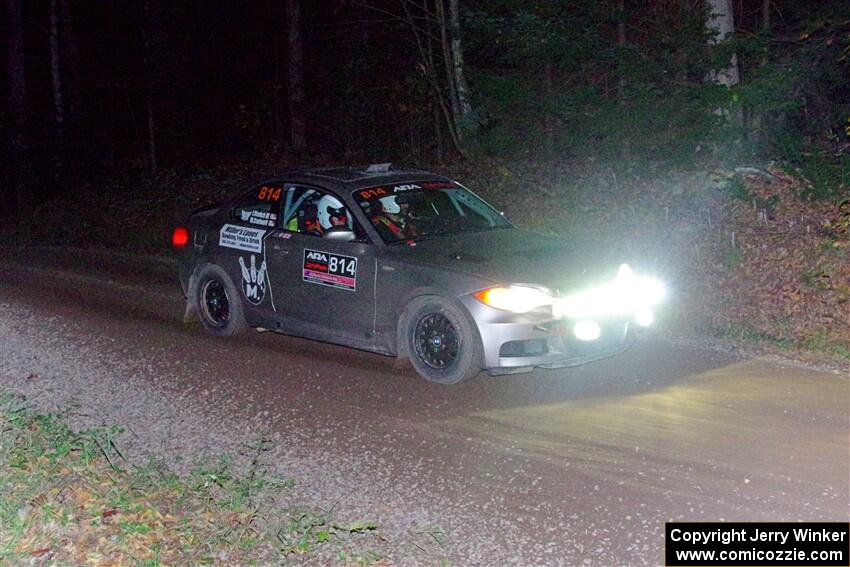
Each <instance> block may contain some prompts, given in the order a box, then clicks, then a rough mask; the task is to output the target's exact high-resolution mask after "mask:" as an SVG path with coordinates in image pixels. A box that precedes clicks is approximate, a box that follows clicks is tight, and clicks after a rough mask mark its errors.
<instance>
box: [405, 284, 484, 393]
mask: <svg viewBox="0 0 850 567" xmlns="http://www.w3.org/2000/svg"><path fill="white" fill-rule="evenodd" d="M402 325H403V329H402V332H403V337H404V342H405V347H406V350H407V354H408V356H409V357H410V363H411V364H412V365H413V368H414V369H415V370H416V372H417V373H418V374H419V375H420V376H422V377H423V378H425V379H426V380H428V381H430V382H436V383H438V384H457V383H458V382H461V381H463V380H466V379H467V378H472V377H473V376H475V375H477V374H478V373H479V372H481V369H482V367H483V365H484V348H483V347H482V346H481V338H480V337H479V335H478V329H477V328H476V327H475V323H474V322H473V321H472V320H471V319H470V317H469V316H468V315H467V314H466V313H465V312H464V311H463V310H462V309H461V308H460V307H458V306H456V305H454V304H453V303H451V302H450V301H448V300H446V299H443V298H441V297H437V296H428V297H420V298H417V299H415V300H413V301H412V302H411V303H410V305H408V306H407V309H405V315H404V317H403V320H402Z"/></svg>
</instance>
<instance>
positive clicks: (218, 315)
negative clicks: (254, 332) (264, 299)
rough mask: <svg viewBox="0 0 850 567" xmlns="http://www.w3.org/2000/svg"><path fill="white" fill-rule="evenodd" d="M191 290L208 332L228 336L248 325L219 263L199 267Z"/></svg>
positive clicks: (231, 283)
mask: <svg viewBox="0 0 850 567" xmlns="http://www.w3.org/2000/svg"><path fill="white" fill-rule="evenodd" d="M194 294H195V309H196V311H197V313H198V318H199V319H200V320H201V324H202V325H203V326H204V329H206V331H207V332H208V333H209V334H211V335H216V336H218V337H230V336H233V335H236V334H239V333H241V332H243V331H246V330H247V329H248V323H246V322H245V309H244V307H243V306H242V299H241V298H240V297H239V292H238V291H237V290H236V286H234V285H233V281H231V279H230V276H228V275H227V272H225V271H224V270H223V269H221V268H220V267H219V266H216V265H215V264H207V265H206V266H204V267H202V268H201V269H200V270H199V271H198V275H197V277H196V278H195V290H194Z"/></svg>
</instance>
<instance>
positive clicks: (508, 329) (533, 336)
mask: <svg viewBox="0 0 850 567" xmlns="http://www.w3.org/2000/svg"><path fill="white" fill-rule="evenodd" d="M461 301H462V303H463V304H464V306H465V307H466V308H467V310H468V311H469V313H470V315H471V316H472V318H473V320H474V321H475V323H476V325H477V327H478V332H479V334H480V336H481V343H482V346H483V347H484V366H485V368H486V369H487V370H488V371H490V373H491V374H500V373H502V374H504V373H512V372H523V371H528V370H531V369H532V368H534V367H540V368H564V367H568V366H578V365H580V364H586V363H588V362H593V361H595V360H599V359H602V358H607V357H609V356H613V355H615V354H619V353H621V352H623V351H625V350H627V349H628V348H629V347H630V346H631V344H632V342H633V339H632V335H633V331H632V329H631V328H630V324H629V321H628V320H627V319H624V318H621V319H609V320H604V321H597V322H598V323H599V325H600V327H601V329H602V332H601V334H600V336H599V338H598V339H596V340H593V341H580V340H578V339H577V338H576V337H575V335H574V334H573V331H572V325H571V324H570V322H569V321H567V320H541V319H540V318H539V317H535V316H533V315H525V314H516V313H510V312H506V311H498V310H496V309H492V308H490V307H487V306H485V305H483V304H482V303H480V302H479V301H478V300H476V299H475V298H472V297H464V298H462V299H461Z"/></svg>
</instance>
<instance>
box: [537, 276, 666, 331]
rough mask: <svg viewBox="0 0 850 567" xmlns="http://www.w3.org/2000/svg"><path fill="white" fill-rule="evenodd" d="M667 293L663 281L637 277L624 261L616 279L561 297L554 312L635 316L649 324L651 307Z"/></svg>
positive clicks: (584, 316)
mask: <svg viewBox="0 0 850 567" xmlns="http://www.w3.org/2000/svg"><path fill="white" fill-rule="evenodd" d="M664 295H665V290H664V285H662V283H661V282H659V281H658V280H655V279H653V278H647V277H640V276H636V275H635V274H634V273H633V272H632V269H631V268H630V267H629V265H628V264H623V265H622V266H620V269H619V270H618V271H617V277H616V279H614V280H613V281H611V282H608V283H606V284H603V285H600V286H598V287H594V288H591V289H588V290H586V291H583V292H579V293H573V294H570V295H567V296H565V297H563V298H561V299H560V300H558V301H557V303H556V304H555V305H554V307H553V314H554V315H555V316H556V317H569V318H571V319H588V318H593V317H601V316H606V315H632V316H637V317H638V319H640V322H641V323H642V324H644V323H645V324H647V325H649V324H651V323H652V320H651V310H650V308H651V307H655V306H656V305H658V304H659V303H661V301H662V300H663V299H664ZM647 313H649V315H647Z"/></svg>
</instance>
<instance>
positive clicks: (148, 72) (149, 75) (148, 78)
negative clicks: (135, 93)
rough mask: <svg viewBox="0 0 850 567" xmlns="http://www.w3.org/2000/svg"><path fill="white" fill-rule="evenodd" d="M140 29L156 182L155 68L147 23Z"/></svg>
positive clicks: (149, 142) (153, 170)
mask: <svg viewBox="0 0 850 567" xmlns="http://www.w3.org/2000/svg"><path fill="white" fill-rule="evenodd" d="M139 31H140V32H141V34H142V50H143V51H142V69H143V71H144V93H145V109H146V110H147V115H148V120H147V122H148V124H147V126H148V128H147V130H148V159H149V160H150V167H151V173H152V174H153V175H152V179H153V180H154V182H155V179H156V174H157V170H158V169H159V163H158V160H157V152H156V138H157V136H156V115H155V113H154V104H153V91H154V87H153V69H151V60H150V53H151V49H150V41H149V40H148V32H147V30H146V29H145V24H142V25H141V27H140V28H139Z"/></svg>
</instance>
